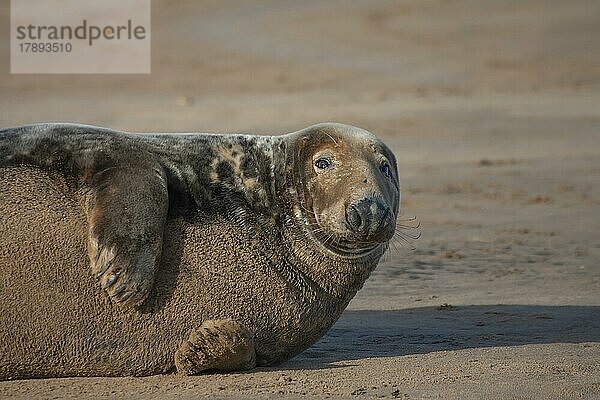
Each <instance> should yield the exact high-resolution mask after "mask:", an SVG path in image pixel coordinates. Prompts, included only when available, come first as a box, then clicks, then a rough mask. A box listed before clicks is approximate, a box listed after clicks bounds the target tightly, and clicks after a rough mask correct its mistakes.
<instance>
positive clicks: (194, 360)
mask: <svg viewBox="0 0 600 400" xmlns="http://www.w3.org/2000/svg"><path fill="white" fill-rule="evenodd" d="M175 366H176V367H177V372H179V373H180V374H185V375H196V374H198V373H200V372H202V371H205V370H218V371H242V370H246V369H251V368H254V367H255V366H256V353H255V351H254V335H253V334H252V332H250V331H249V330H248V329H247V328H245V327H244V326H242V325H240V324H239V323H237V322H235V321H233V320H230V319H220V320H209V321H206V322H204V323H203V324H202V325H200V327H199V328H196V329H194V330H193V331H192V332H191V333H190V335H189V337H188V338H187V340H185V341H184V342H183V343H182V344H181V346H180V347H179V350H177V351H176V352H175Z"/></svg>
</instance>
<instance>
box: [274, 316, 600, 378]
mask: <svg viewBox="0 0 600 400" xmlns="http://www.w3.org/2000/svg"><path fill="white" fill-rule="evenodd" d="M598 341H600V307H595V306H534V305H485V306H483V305H482V306H478V305H473V306H462V307H446V308H437V307H424V308H412V309H406V310H400V311H346V312H345V313H344V314H343V315H342V317H341V318H340V320H339V321H338V322H337V323H336V324H335V325H334V327H333V328H332V329H331V330H330V331H329V332H328V333H327V335H326V336H324V337H323V338H322V339H321V340H320V341H319V342H317V343H316V344H315V345H313V346H312V347H311V348H309V349H308V350H306V351H305V352H303V353H302V354H300V355H299V356H297V357H296V358H294V359H292V360H290V361H288V362H286V363H285V364H283V365H282V366H280V368H283V369H298V368H310V369H313V368H325V367H326V368H331V367H332V366H331V365H328V364H330V363H332V362H336V361H343V360H357V359H362V358H373V357H393V356H404V355H410V354H423V353H430V352H435V351H443V350H461V349H468V348H481V347H498V346H518V345H525V344H544V343H582V342H598Z"/></svg>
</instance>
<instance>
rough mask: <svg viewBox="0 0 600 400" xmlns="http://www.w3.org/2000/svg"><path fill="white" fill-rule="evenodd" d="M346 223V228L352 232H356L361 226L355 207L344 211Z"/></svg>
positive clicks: (360, 219)
mask: <svg viewBox="0 0 600 400" xmlns="http://www.w3.org/2000/svg"><path fill="white" fill-rule="evenodd" d="M346 221H347V222H348V226H349V227H350V229H351V230H353V231H358V230H359V229H360V226H361V224H362V218H361V217H360V213H359V212H358V210H357V209H356V206H355V205H352V206H350V207H348V208H347V209H346Z"/></svg>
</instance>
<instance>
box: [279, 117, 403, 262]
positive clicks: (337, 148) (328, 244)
mask: <svg viewBox="0 0 600 400" xmlns="http://www.w3.org/2000/svg"><path fill="white" fill-rule="evenodd" d="M292 135H294V136H295V138H294V139H295V140H293V143H294V145H293V146H292V147H291V149H290V150H292V151H293V154H291V156H292V157H293V163H292V168H294V169H295V171H294V174H293V176H295V177H296V181H295V182H294V185H293V186H294V187H293V188H292V190H294V191H295V192H296V195H297V197H298V200H299V203H300V205H299V206H298V207H297V209H296V210H295V214H296V217H297V218H300V219H301V220H303V222H304V224H305V226H306V229H307V230H308V231H309V232H310V233H311V235H312V237H314V238H315V239H316V240H317V241H318V242H319V243H320V244H321V245H323V246H324V247H325V248H327V249H328V250H330V251H333V252H335V253H336V254H338V255H341V256H356V255H362V254H367V253H369V252H371V251H372V250H373V249H375V248H377V247H379V246H381V245H383V244H386V243H387V242H388V241H389V240H390V239H391V238H392V236H393V234H394V231H395V226H396V217H397V215H398V209H399V202H400V183H399V178H398V170H397V165H396V159H395V157H394V154H393V153H392V152H391V150H390V149H389V148H388V147H387V146H386V145H385V144H383V142H382V141H381V140H379V139H378V138H377V137H375V136H374V135H373V134H371V133H369V132H367V131H365V130H363V129H360V128H356V127H353V126H349V125H342V124H333V123H327V124H319V125H314V126H311V127H308V128H306V129H304V130H302V131H299V132H296V133H294V134H292ZM288 154H289V153H288Z"/></svg>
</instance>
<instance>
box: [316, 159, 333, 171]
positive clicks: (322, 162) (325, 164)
mask: <svg viewBox="0 0 600 400" xmlns="http://www.w3.org/2000/svg"><path fill="white" fill-rule="evenodd" d="M315 167H317V169H327V168H330V167H331V161H330V160H328V159H327V158H319V159H318V160H317V161H315Z"/></svg>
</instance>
